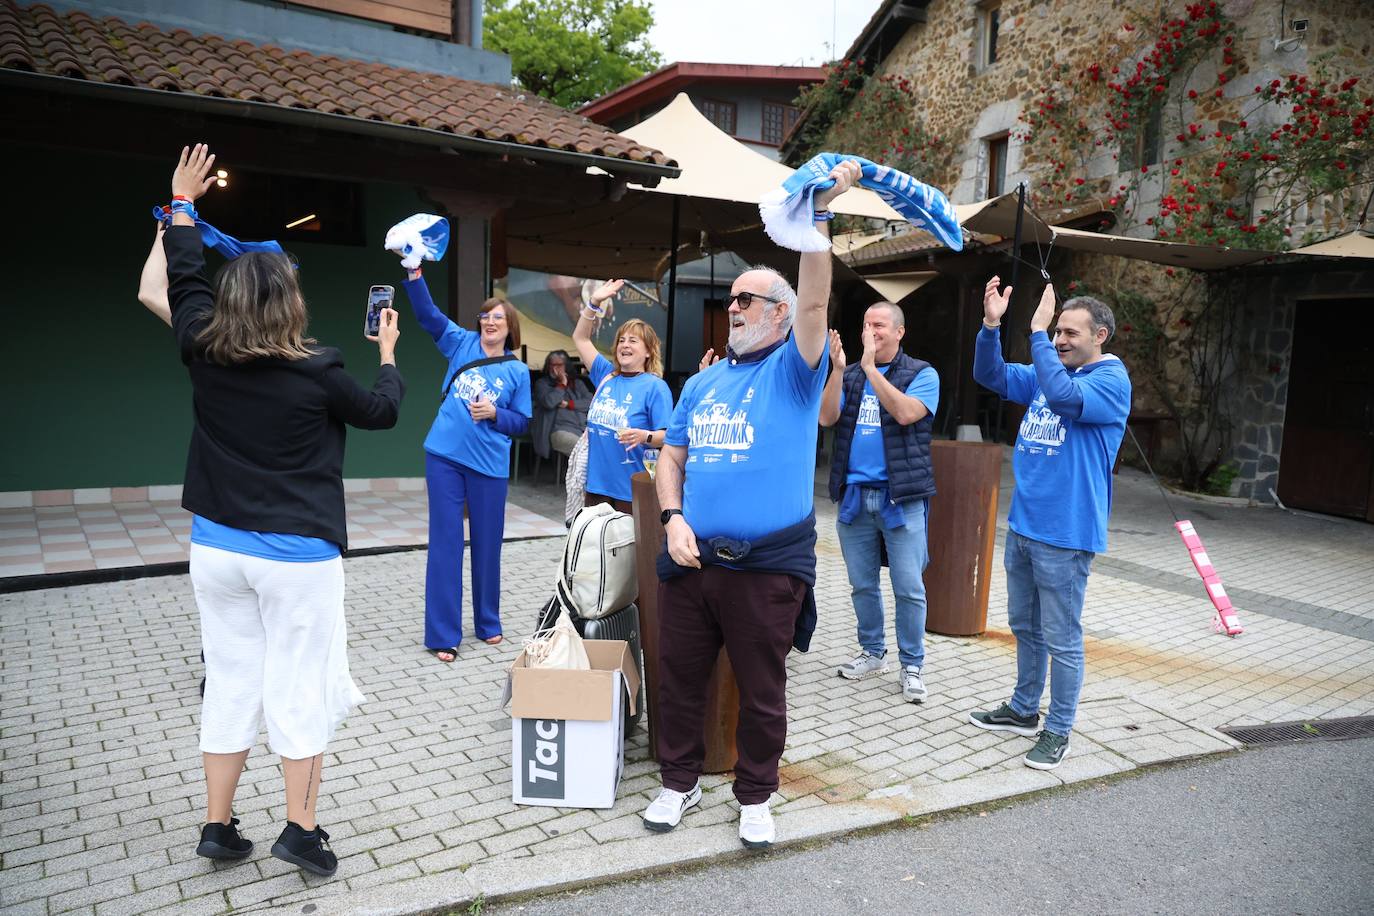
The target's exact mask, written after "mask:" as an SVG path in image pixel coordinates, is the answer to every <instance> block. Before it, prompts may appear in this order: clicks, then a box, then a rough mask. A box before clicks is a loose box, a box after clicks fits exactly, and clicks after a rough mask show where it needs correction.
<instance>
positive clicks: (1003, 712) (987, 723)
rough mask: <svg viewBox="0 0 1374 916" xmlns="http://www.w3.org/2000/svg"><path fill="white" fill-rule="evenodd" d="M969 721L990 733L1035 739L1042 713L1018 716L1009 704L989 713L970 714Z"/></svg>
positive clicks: (1004, 704)
mask: <svg viewBox="0 0 1374 916" xmlns="http://www.w3.org/2000/svg"><path fill="white" fill-rule="evenodd" d="M968 720H969V721H970V722H972V723H973V724H974V725H976V726H978V727H979V728H986V729H987V730H988V731H994V732H1011V733H1012V734H1015V735H1024V736H1025V737H1027V738H1034V737H1035V732H1036V729H1037V728H1039V726H1040V713H1038V712H1037V713H1036V714H1035V715H1031V716H1022V715H1018V714H1017V713H1016V712H1015V711H1013V710H1012V708H1011V706H1010V705H1009V704H1007V703H1003V704H1002V705H1001V706H998V707H997V708H996V709H993V710H990V711H987V712H981V711H980V712H971V713H969V714H968Z"/></svg>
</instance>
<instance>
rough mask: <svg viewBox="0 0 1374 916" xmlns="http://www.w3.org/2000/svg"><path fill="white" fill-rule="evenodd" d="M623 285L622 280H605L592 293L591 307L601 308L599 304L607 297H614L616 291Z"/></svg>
mask: <svg viewBox="0 0 1374 916" xmlns="http://www.w3.org/2000/svg"><path fill="white" fill-rule="evenodd" d="M624 285H625V281H624V280H607V281H606V282H605V283H603V284H601V285H600V286H599V287H597V289H596V292H594V293H592V297H591V298H592V308H598V309H599V308H601V304H602V303H603V302H605V301H606V300H607V299H614V298H615V295H616V293H618V292H620V288H621V287H622V286H624Z"/></svg>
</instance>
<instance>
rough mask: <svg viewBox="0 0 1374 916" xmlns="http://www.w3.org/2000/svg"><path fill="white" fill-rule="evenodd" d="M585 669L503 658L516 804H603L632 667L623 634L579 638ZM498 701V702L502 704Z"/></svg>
mask: <svg viewBox="0 0 1374 916" xmlns="http://www.w3.org/2000/svg"><path fill="white" fill-rule="evenodd" d="M582 645H583V646H584V647H585V648H586V650H587V658H588V660H589V661H590V662H591V664H592V667H591V670H589V671H568V670H563V669H557V668H530V667H527V666H526V664H525V653H524V652H521V653H520V655H519V656H517V657H516V659H515V662H514V663H513V664H512V665H511V669H510V676H509V678H508V680H507V683H506V698H508V699H509V700H510V704H511V798H512V800H513V801H514V802H515V803H516V804H517V805H549V806H552V807H557V808H610V807H613V806H614V805H615V793H616V789H617V787H619V785H620V773H621V770H622V768H623V766H624V754H625V713H624V709H625V704H629V706H630V710H631V711H632V712H633V710H634V698H635V697H636V696H637V695H638V693H639V670H638V669H637V668H636V667H635V663H634V661H633V660H632V659H631V657H630V646H629V643H627V642H625V641H623V640H618V639H615V640H602V639H587V640H583V643H582ZM502 705H504V702H503V704H502Z"/></svg>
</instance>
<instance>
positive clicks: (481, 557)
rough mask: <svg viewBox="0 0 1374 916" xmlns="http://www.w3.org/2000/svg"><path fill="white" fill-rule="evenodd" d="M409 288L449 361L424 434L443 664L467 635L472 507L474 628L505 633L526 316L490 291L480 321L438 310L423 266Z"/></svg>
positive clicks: (410, 276)
mask: <svg viewBox="0 0 1374 916" xmlns="http://www.w3.org/2000/svg"><path fill="white" fill-rule="evenodd" d="M405 291H406V295H407V296H408V297H409V298H410V305H411V307H412V308H413V309H414V310H415V319H416V320H417V321H418V322H419V323H420V327H422V328H424V329H425V331H427V332H428V333H429V336H430V337H433V338H434V345H435V346H436V347H438V348H439V352H440V354H442V355H443V357H444V359H445V360H446V361H447V363H448V367H447V368H446V369H445V370H444V377H445V378H446V379H447V380H448V381H447V382H446V383H445V384H444V387H443V389H442V394H441V400H440V402H439V411H438V413H437V414H436V415H435V417H434V424H433V425H432V426H430V428H429V435H428V436H426V437H425V445H424V449H425V484H426V489H427V490H428V492H429V556H428V559H427V560H426V565H425V648H426V649H428V650H429V652H430V653H431V654H432V655H433V656H434V657H435V658H437V659H438V660H439V661H441V662H453V661H454V660H456V659H457V658H458V645H459V643H461V642H462V641H463V551H464V549H465V547H466V541H465V539H464V535H463V511H464V509H465V508H466V510H467V515H468V528H469V531H470V532H471V535H472V628H473V631H474V632H475V633H476V634H477V638H478V639H480V640H482V641H484V642H486V643H487V644H489V645H493V646H494V645H497V644H498V643H500V642H501V641H502V639H503V638H504V637H503V634H502V632H501V541H502V539H503V538H504V537H505V531H506V489H507V485H508V483H509V477H510V450H511V439H512V437H514V436H519V435H522V434H523V433H524V432H525V430H526V429H528V428H529V423H530V416H531V413H532V410H531V401H530V371H529V369H528V368H526V366H525V364H524V363H522V362H521V361H520V360H519V358H518V357H516V356H515V355H514V353H513V352H512V351H515V350H519V349H520V315H519V313H517V312H516V311H515V307H514V306H513V305H511V304H510V303H509V302H506V301H504V300H502V299H496V298H492V299H488V300H487V301H486V302H484V303H482V308H481V309H480V310H479V313H478V315H477V329H476V330H469V329H468V328H463V327H459V326H458V324H457V323H456V322H454V321H451V320H449V318H448V316H447V315H445V314H444V313H443V312H441V311H439V307H438V306H436V305H435V304H434V300H433V298H431V297H430V294H429V286H428V285H427V284H426V283H425V280H424V277H423V276H422V275H421V274H420V270H419V268H418V267H417V268H415V269H412V270H409V271H408V272H407V274H406V282H405Z"/></svg>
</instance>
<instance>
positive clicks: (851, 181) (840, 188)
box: [812, 159, 862, 210]
mask: <svg viewBox="0 0 1374 916" xmlns="http://www.w3.org/2000/svg"><path fill="white" fill-rule="evenodd" d="M861 173H862V170H861V169H860V167H859V163H858V162H856V161H855V160H853V159H846V160H845V161H844V162H841V163H840V164H839V165H837V166H835V167H834V168H833V169H831V170H830V177H831V178H832V179H834V181H835V185H834V187H831V188H826V189H825V190H824V191H821V192H820V193H819V194H817V195H816V196H815V198H814V199H813V200H812V204H813V205H814V206H815V208H816V209H817V210H824V209H826V208H828V207H829V206H830V202H831V201H833V200H834V199H835V198H837V197H839V196H840V195H841V194H843V193H844V192H845V191H848V190H849V189H850V188H852V187H854V185H856V184H858V181H859V175H860V174H861Z"/></svg>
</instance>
